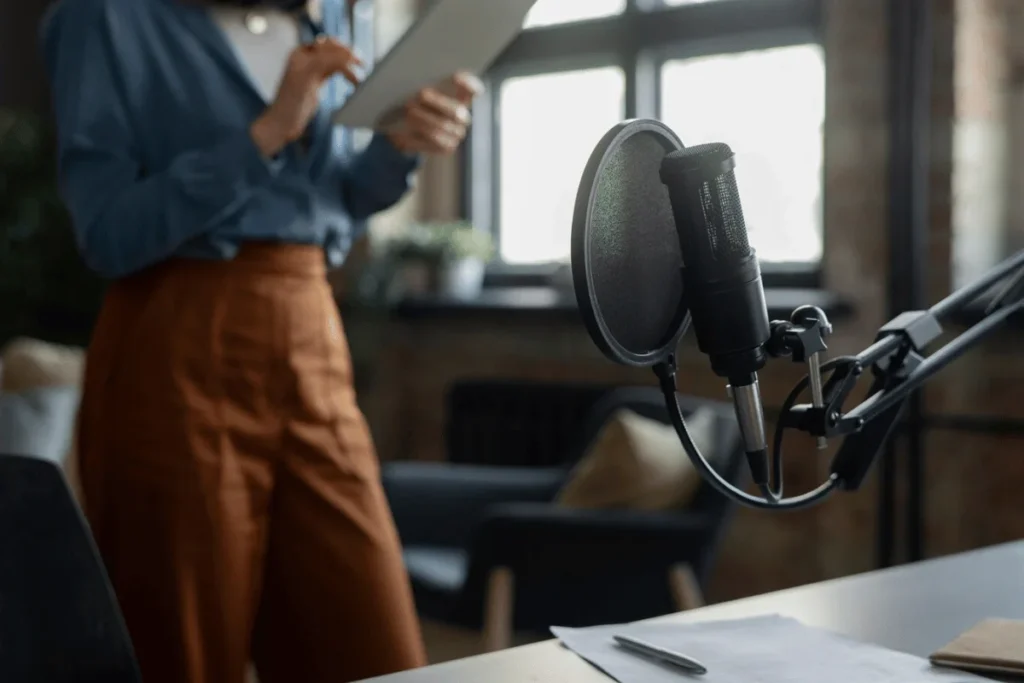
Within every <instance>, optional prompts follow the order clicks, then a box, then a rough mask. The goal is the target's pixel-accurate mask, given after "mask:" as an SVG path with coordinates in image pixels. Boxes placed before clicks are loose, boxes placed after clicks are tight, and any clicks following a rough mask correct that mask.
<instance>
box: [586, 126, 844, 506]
mask: <svg viewBox="0 0 1024 683" xmlns="http://www.w3.org/2000/svg"><path fill="white" fill-rule="evenodd" d="M723 147H724V146H723ZM726 149H727V148H726ZM683 150H684V147H683V144H682V143H681V142H680V140H679V138H678V137H677V136H676V135H675V133H673V132H672V131H671V130H670V129H669V128H668V127H667V126H665V125H664V124H662V123H660V122H657V121H651V120H633V121H627V122H624V123H621V124H619V125H617V126H615V127H614V128H612V129H611V130H610V131H609V132H608V133H607V134H606V135H605V136H604V137H603V138H602V139H601V141H600V142H599V143H598V144H597V147H596V148H595V149H594V151H593V153H592V154H591V156H590V159H589V161H588V163H587V166H586V169H585V171H584V173H583V177H582V180H581V182H580V186H579V191H578V193H577V195H576V206H575V215H574V217H573V224H572V273H573V284H574V286H575V290H576V299H577V302H578V304H579V308H580V312H581V315H582V317H583V322H584V325H585V326H586V328H587V331H588V332H589V334H590V337H591V338H592V339H593V341H594V343H595V345H596V346H597V347H598V348H599V349H600V350H601V351H602V352H603V353H604V354H605V355H606V356H607V357H608V358H609V359H611V360H612V361H614V362H617V363H620V364H623V365H629V366H633V367H651V368H653V369H654V372H655V374H656V375H657V377H658V379H659V384H660V386H661V389H662V392H663V394H664V395H665V402H666V407H667V408H668V411H669V416H670V418H671V421H672V424H673V427H674V428H675V430H676V432H677V434H678V436H679V439H680V441H681V442H682V445H683V447H684V449H685V450H686V453H687V455H688V456H689V458H690V460H691V461H692V462H693V465H694V467H695V468H696V469H697V471H698V472H700V474H701V475H702V476H703V477H704V479H705V481H707V482H708V483H709V484H710V485H711V486H712V487H714V488H715V489H717V490H718V491H719V492H720V493H722V494H723V495H725V496H727V497H729V498H731V499H733V500H735V501H737V502H739V503H742V504H744V505H747V506H750V507H756V508H771V509H794V508H802V507H807V506H809V505H812V504H814V503H816V502H817V501H819V500H821V499H822V498H824V497H825V496H826V495H828V493H830V492H831V490H832V489H833V488H834V487H835V484H836V481H835V477H832V478H830V479H829V480H828V481H827V482H825V483H824V484H823V485H822V486H820V487H819V488H817V489H815V490H813V491H810V492H808V493H806V494H804V495H801V496H798V497H794V498H788V499H784V498H782V453H781V448H780V446H781V430H778V431H777V432H776V438H775V444H774V445H775V448H774V450H773V453H772V459H771V472H772V475H773V477H772V479H773V480H774V482H775V485H774V487H772V486H771V485H770V483H769V481H768V465H767V462H768V459H767V446H766V444H765V445H764V446H760V447H758V446H756V445H751V446H749V447H748V448H747V451H748V457H749V458H751V466H752V468H753V469H754V471H755V472H757V473H759V474H760V475H761V476H758V475H755V480H757V483H758V485H759V486H760V487H761V491H762V495H763V496H764V497H758V496H754V495H750V494H748V493H746V492H745V491H743V490H741V489H739V488H737V487H735V486H734V485H732V484H731V483H730V482H728V481H727V480H725V479H724V478H723V477H722V476H721V475H720V474H719V473H718V472H717V471H716V470H715V469H714V467H712V466H711V464H710V463H709V462H708V461H707V459H706V458H705V457H704V456H703V455H702V454H701V452H700V450H699V449H698V448H697V446H696V444H695V443H694V442H693V439H692V438H691V436H690V433H689V430H688V429H687V427H686V421H685V419H684V418H683V415H682V411H681V409H680V407H679V402H678V399H677V394H676V391H677V385H676V370H675V354H676V350H677V348H678V345H679V341H680V339H681V338H682V336H683V334H684V333H685V332H686V331H687V329H688V328H689V326H690V321H691V308H692V307H693V306H696V307H697V308H695V309H693V310H694V312H695V313H696V314H697V315H700V316H701V317H702V319H703V320H705V321H709V322H705V323H704V326H703V327H702V328H701V330H698V335H697V336H698V343H699V344H700V346H701V349H702V350H704V351H705V352H708V353H710V351H708V349H707V348H705V346H706V344H710V345H712V346H715V347H716V348H720V347H721V345H722V344H723V343H724V344H725V345H726V346H728V345H729V344H732V343H733V340H734V337H735V338H738V339H739V341H738V342H737V343H738V344H739V347H740V348H739V349H732V348H726V349H725V351H726V352H725V353H724V354H718V355H717V356H716V355H712V365H713V367H715V369H716V372H718V373H719V374H721V375H722V376H727V377H728V378H729V380H730V386H731V387H733V389H732V391H734V393H735V394H736V395H734V400H735V401H736V405H737V417H738V418H740V427H741V431H743V432H744V437H745V440H747V441H750V440H751V439H750V438H749V437H750V433H752V432H757V436H759V437H760V438H759V439H757V438H754V439H753V441H754V442H758V441H764V440H765V439H764V437H763V431H764V427H763V415H762V414H761V407H760V396H759V394H757V393H756V391H757V381H756V371H757V370H758V369H760V367H761V366H762V365H763V364H764V360H765V353H764V352H763V351H762V350H761V346H762V345H763V344H764V343H765V342H766V341H767V340H768V334H769V330H768V321H767V311H766V310H764V301H763V291H762V290H761V283H760V270H759V268H758V266H757V262H756V259H755V258H753V255H752V252H750V254H749V255H746V254H743V253H740V252H741V251H742V249H743V248H745V249H746V250H747V251H750V250H749V248H748V247H747V245H746V228H745V226H744V225H743V222H742V210H741V209H740V208H739V205H738V196H735V195H736V193H735V181H734V179H733V177H732V175H731V166H728V167H727V168H726V170H727V171H728V175H727V176H725V178H726V180H727V181H728V182H731V183H732V185H731V187H732V190H733V193H732V195H733V196H729V195H728V193H727V192H724V191H722V192H720V191H719V190H720V189H721V188H720V187H719V188H718V189H716V187H718V186H715V187H712V194H714V195H715V196H714V197H713V199H715V200H716V202H717V203H716V202H708V201H704V202H703V205H702V202H701V200H700V199H699V198H698V199H697V200H695V201H694V202H690V201H689V198H686V200H685V202H684V200H683V199H681V198H680V197H681V195H680V192H683V191H682V190H678V188H677V187H676V181H675V180H674V179H673V178H671V177H670V176H671V174H667V175H666V174H665V171H664V167H665V164H666V159H667V158H671V157H674V158H677V159H680V160H681V161H682V162H683V164H684V166H685V165H686V164H687V163H690V161H691V160H690V159H688V158H687V156H690V157H697V158H701V157H703V156H705V155H704V151H703V150H698V149H697V148H694V154H692V155H687V152H684V151H683ZM729 154H730V159H729V161H730V163H731V162H732V160H731V152H730V153H729ZM676 166H678V163H677V164H676ZM663 177H665V178H666V180H665V182H663V181H662V178H663ZM712 180H713V179H712ZM702 182H704V185H705V194H707V192H706V187H707V186H708V185H707V182H706V179H705V181H702ZM728 182H727V183H726V185H722V184H721V183H719V186H721V187H725V188H726V189H728V187H727V185H728ZM666 183H667V184H668V185H669V187H666ZM712 185H714V183H712ZM684 190H685V188H684ZM683 194H685V192H683ZM706 199H707V197H705V200H706ZM730 200H731V201H732V204H730V203H729V201H730ZM684 204H687V206H684ZM689 204H692V207H691V206H689ZM723 207H724V209H723ZM691 209H692V210H693V211H695V212H696V213H695V214H694V215H693V216H690V218H693V220H689V219H687V218H685V217H684V214H686V213H690V212H691ZM715 212H717V214H718V217H719V218H720V219H722V220H720V221H719V224H720V226H721V227H722V233H721V234H722V239H721V240H720V241H719V242H718V243H716V244H712V245H711V246H712V247H713V248H712V249H711V250H708V249H706V248H703V247H701V246H700V245H699V244H698V242H699V237H700V235H699V234H698V233H699V230H700V229H701V226H700V225H698V224H699V223H701V222H702V221H706V220H708V216H709V215H710V214H712V213H715ZM697 214H700V215H699V216H698V215H697ZM723 214H729V215H723ZM687 222H688V223H689V224H690V226H689V227H690V228H692V229H689V230H687V229H685V228H684V227H683V225H682V224H683V223H687ZM694 235H698V238H694ZM706 241H707V238H705V242H706ZM730 245H732V246H730ZM733 253H735V254H736V255H737V256H738V257H742V258H740V261H739V262H740V265H742V267H743V268H742V272H741V279H743V280H744V282H743V283H742V284H743V287H741V288H740V289H739V290H737V291H738V292H739V293H738V294H735V293H733V291H732V290H729V289H728V288H727V287H726V288H725V289H724V290H723V286H724V285H722V284H721V283H723V282H725V283H726V284H728V282H727V281H726V279H721V278H720V279H719V280H718V281H717V282H712V285H713V288H714V286H718V289H719V290H721V291H726V292H727V295H728V296H726V297H725V298H724V299H723V298H721V297H718V298H715V297H708V296H707V295H706V290H707V282H705V280H702V279H701V278H700V277H699V275H700V274H701V273H705V274H707V271H708V270H709V268H708V267H707V266H708V264H713V263H715V259H716V258H722V259H725V258H726V257H727V256H729V255H730V254H733ZM688 257H689V258H690V259H691V260H692V261H693V263H691V264H690V268H689V271H688V270H687V268H686V267H685V266H684V262H685V261H686V260H687V258H688ZM701 266H703V267H701ZM711 276H712V278H713V279H714V277H716V276H715V274H714V273H712V274H711ZM755 278H756V280H755ZM734 279H735V278H734ZM698 285H699V287H700V290H701V291H698ZM730 297H731V298H730ZM737 297H738V298H737ZM759 297H760V298H759ZM688 299H689V301H690V303H688ZM734 303H735V304H738V308H739V312H738V313H737V314H735V315H734V314H733V313H732V312H731V311H732V306H731V304H734ZM716 304H717V307H716ZM723 306H724V308H723ZM744 306H745V307H746V309H747V310H753V311H755V312H756V311H757V308H758V306H760V308H761V309H762V310H764V318H765V319H764V321H763V325H761V324H757V325H755V326H754V327H755V328H756V329H757V330H759V331H760V332H755V336H758V337H761V336H763V339H760V338H759V339H757V340H754V342H751V343H748V344H746V345H744V340H743V337H744V334H743V332H744V331H745V327H744V322H745V321H744V320H743V310H744ZM736 315H738V316H739V318H738V319H737V318H736ZM716 320H717V325H718V326H717V327H716ZM723 321H724V322H723ZM723 325H724V327H723ZM762 328H763V330H762ZM734 330H735V331H736V332H737V334H735V335H734V334H733V331H734ZM746 336H747V337H749V336H750V335H749V334H748V335H746ZM755 342H756V343H755ZM748 347H749V349H753V350H754V353H753V354H751V353H746V351H747V348H748ZM740 392H746V393H743V394H742V395H740ZM751 392H753V393H751ZM738 395H740V396H739V398H737V396H738ZM745 396H746V397H749V396H753V397H756V402H750V401H744V400H741V399H742V398H743V397H745ZM743 406H748V407H753V408H754V409H749V408H748V409H746V410H744V409H743ZM755 418H756V419H755ZM759 459H760V462H761V463H763V465H762V464H759V463H758V460H759Z"/></svg>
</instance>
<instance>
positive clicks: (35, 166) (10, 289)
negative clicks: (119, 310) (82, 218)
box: [0, 107, 105, 344]
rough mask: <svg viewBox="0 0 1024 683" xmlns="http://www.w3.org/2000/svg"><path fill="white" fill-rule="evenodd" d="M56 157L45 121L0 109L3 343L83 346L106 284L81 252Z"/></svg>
mask: <svg viewBox="0 0 1024 683" xmlns="http://www.w3.org/2000/svg"><path fill="white" fill-rule="evenodd" d="M56 157H57V155H56V140H55V136H54V133H53V130H52V128H51V127H50V125H49V124H48V123H47V121H46V119H44V118H43V117H41V116H39V115H38V114H35V113H33V112H29V111H21V110H14V109H6V108H3V107H0V311H2V312H3V315H2V316H0V344H2V343H3V342H4V341H6V340H8V339H11V338H13V337H17V336H32V337H37V338H40V339H45V340H47V341H54V342H60V343H67V344H84V343H86V341H87V340H88V337H89V334H90V332H91V329H92V324H93V322H94V320H95V317H96V315H97V313H98V312H99V308H100V302H101V300H102V296H103V291H104V288H105V283H104V282H103V280H102V279H101V278H99V277H98V276H96V275H94V274H93V273H92V272H90V271H89V270H88V268H86V266H85V264H84V263H83V262H82V259H81V258H80V256H79V253H78V249H77V246H76V244H75V239H74V234H73V232H72V230H71V222H70V218H69V216H68V214H67V212H66V211H65V209H64V206H63V204H62V202H61V200H60V197H59V195H58V192H57V172H56V164H55V161H56Z"/></svg>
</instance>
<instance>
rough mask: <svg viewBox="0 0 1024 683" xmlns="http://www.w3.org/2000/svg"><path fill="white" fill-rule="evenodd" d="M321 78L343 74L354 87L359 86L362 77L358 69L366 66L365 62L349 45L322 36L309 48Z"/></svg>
mask: <svg viewBox="0 0 1024 683" xmlns="http://www.w3.org/2000/svg"><path fill="white" fill-rule="evenodd" d="M308 49H309V50H310V52H311V54H312V55H313V58H314V60H315V61H316V65H317V70H318V71H319V74H320V77H321V78H329V77H330V76H333V75H335V74H341V75H342V76H343V77H344V78H345V80H347V81H348V82H349V83H351V84H352V85H359V84H360V83H361V82H362V77H361V76H360V75H359V73H358V72H357V70H356V69H357V67H362V66H364V63H363V60H361V59H360V58H359V56H358V55H357V54H356V53H355V52H354V51H353V50H352V48H350V47H349V46H347V45H343V44H342V43H339V42H338V41H336V40H334V39H333V38H327V37H325V36H321V37H320V38H318V39H317V40H316V42H314V43H311V44H310V45H309V46H308Z"/></svg>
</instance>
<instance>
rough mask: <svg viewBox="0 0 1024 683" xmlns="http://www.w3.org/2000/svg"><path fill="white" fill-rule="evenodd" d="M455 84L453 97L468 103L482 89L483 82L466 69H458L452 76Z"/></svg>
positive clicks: (465, 103)
mask: <svg viewBox="0 0 1024 683" xmlns="http://www.w3.org/2000/svg"><path fill="white" fill-rule="evenodd" d="M452 84H453V85H454V86H455V98H456V99H457V100H458V101H459V102H461V103H462V104H464V105H469V104H471V103H472V102H473V100H475V99H476V98H477V96H478V95H479V94H480V93H482V92H483V91H484V84H483V81H481V80H480V79H479V78H477V77H476V76H474V75H473V74H471V73H469V72H468V71H460V72H459V73H457V74H455V75H454V76H452Z"/></svg>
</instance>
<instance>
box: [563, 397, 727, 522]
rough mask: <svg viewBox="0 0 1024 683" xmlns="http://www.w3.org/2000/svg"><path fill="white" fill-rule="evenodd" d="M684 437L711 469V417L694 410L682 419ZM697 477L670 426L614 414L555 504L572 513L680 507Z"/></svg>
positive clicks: (687, 499)
mask: <svg viewBox="0 0 1024 683" xmlns="http://www.w3.org/2000/svg"><path fill="white" fill-rule="evenodd" d="M686 426H687V428H688V429H689V432H690V436H691V437H692V438H693V440H694V442H695V443H696V444H697V447H698V448H699V449H700V451H701V453H702V454H703V455H704V457H705V458H707V459H708V460H709V461H711V462H712V464H714V461H713V460H712V454H713V453H714V451H715V443H714V442H715V429H716V417H715V414H714V413H713V412H712V411H711V410H708V409H698V410H697V411H695V412H694V413H693V414H692V415H691V416H690V417H689V418H687V420H686ZM699 486H700V475H699V474H698V473H697V470H696V469H695V468H694V467H693V464H692V463H691V462H690V459H689V457H688V456H687V455H686V451H685V450H684V449H683V446H682V444H681V443H680V442H679V437H678V436H677V435H676V432H675V429H674V428H673V427H672V425H667V424H664V423H662V422H659V421H657V420H651V419H648V418H646V417H643V416H641V415H638V414H636V413H635V412H633V411H630V410H619V411H618V412H616V413H615V414H614V415H612V417H611V419H610V420H609V421H608V422H607V423H606V424H605V426H604V427H603V428H602V429H601V431H600V433H599V434H598V435H597V437H596V438H595V439H594V442H593V443H592V444H591V445H590V447H589V448H588V449H587V452H586V454H585V455H584V456H583V458H582V459H581V460H580V462H579V463H578V464H577V465H576V467H575V468H574V469H573V471H572V473H571V474H570V476H569V481H568V482H567V483H566V485H565V487H564V488H563V489H562V491H561V492H560V493H559V495H558V498H557V502H558V503H560V504H561V505H564V506H567V507H575V508H591V509H593V508H629V509H634V510H672V509H680V508H685V507H686V506H688V505H689V504H690V502H691V501H692V500H693V497H694V495H695V494H696V492H697V490H698V488H699Z"/></svg>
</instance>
